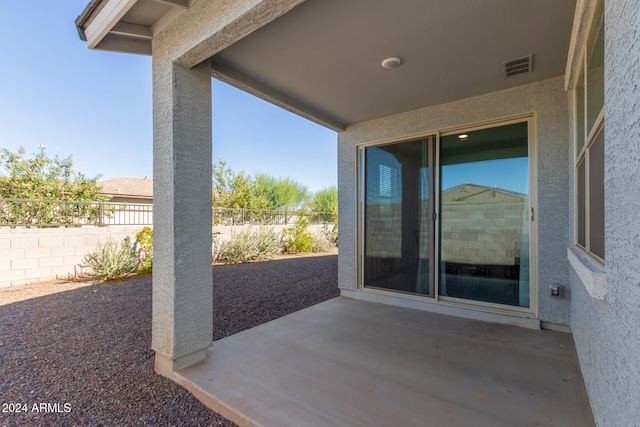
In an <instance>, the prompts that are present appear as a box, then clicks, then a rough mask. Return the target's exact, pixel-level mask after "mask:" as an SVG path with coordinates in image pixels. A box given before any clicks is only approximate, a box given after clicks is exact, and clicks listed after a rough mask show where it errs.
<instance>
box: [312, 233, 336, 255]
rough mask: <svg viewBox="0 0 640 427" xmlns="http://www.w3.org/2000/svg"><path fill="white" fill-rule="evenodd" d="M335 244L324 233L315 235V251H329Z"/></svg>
mask: <svg viewBox="0 0 640 427" xmlns="http://www.w3.org/2000/svg"><path fill="white" fill-rule="evenodd" d="M335 247H336V246H335V244H333V242H332V241H331V240H330V238H329V237H327V235H326V234H324V233H318V234H314V235H313V252H329V251H330V250H332V249H333V248H335Z"/></svg>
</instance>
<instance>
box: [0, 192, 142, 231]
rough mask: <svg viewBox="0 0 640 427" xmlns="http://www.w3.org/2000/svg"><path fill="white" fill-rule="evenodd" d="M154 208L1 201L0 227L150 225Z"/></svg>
mask: <svg viewBox="0 0 640 427" xmlns="http://www.w3.org/2000/svg"><path fill="white" fill-rule="evenodd" d="M151 224H153V205H151V204H141V203H111V202H70V201H61V200H27V199H0V226H10V227H16V226H25V227H58V226H82V225H97V226H103V225H151Z"/></svg>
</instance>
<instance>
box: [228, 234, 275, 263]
mask: <svg viewBox="0 0 640 427" xmlns="http://www.w3.org/2000/svg"><path fill="white" fill-rule="evenodd" d="M219 248H220V249H219V259H221V260H224V261H227V262H231V263H238V262H249V261H264V260H267V259H271V258H273V257H274V256H275V255H277V254H278V253H279V252H280V244H279V238H278V234H277V233H276V232H275V231H273V228H262V227H261V228H259V229H257V230H253V229H251V228H245V229H241V230H240V231H238V232H234V231H232V232H231V238H230V239H229V240H226V241H223V242H222V243H220V245H219Z"/></svg>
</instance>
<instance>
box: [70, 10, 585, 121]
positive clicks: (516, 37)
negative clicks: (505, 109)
mask: <svg viewBox="0 0 640 427" xmlns="http://www.w3.org/2000/svg"><path fill="white" fill-rule="evenodd" d="M192 3H194V2H193V1H190V0H137V1H136V0H117V1H116V0H104V1H99V0H94V1H92V2H91V3H90V4H89V6H88V8H87V10H85V13H83V15H84V16H83V15H81V16H80V17H79V20H78V27H79V30H80V32H81V35H82V36H84V37H85V38H87V39H88V42H89V46H90V47H93V48H96V49H107V50H116V51H125V52H131V53H142V54H150V52H151V39H152V37H153V35H154V34H157V33H158V32H160V31H162V29H163V28H165V27H166V25H168V24H169V23H170V22H171V21H172V20H174V19H177V18H179V16H180V14H181V13H184V11H185V10H187V9H188V8H189V7H190V5H191V4H192ZM92 6H93V7H94V9H93V10H89V9H90V7H92ZM109 8H113V10H112V11H109ZM574 9H575V0H563V1H557V0H466V1H456V2H452V1H450V0H429V1H425V0H403V1H402V2H400V3H399V2H395V1H391V0H386V1H385V0H380V1H371V0H307V1H305V2H304V3H302V4H301V5H300V6H298V7H296V8H294V9H293V10H291V11H290V12H288V13H286V14H285V15H283V16H281V17H280V18H278V19H276V20H275V21H273V22H271V23H269V24H267V25H265V26H263V27H262V28H260V29H258V30H257V31H255V32H253V33H252V34H250V35H249V36H247V37H245V38H244V39H241V40H239V41H237V42H236V43H235V44H233V45H231V46H229V47H227V48H225V49H223V50H222V51H220V52H218V53H217V54H215V55H214V57H213V71H212V72H213V75H214V76H215V77H217V78H220V79H221V80H224V81H227V82H229V83H231V84H235V85H236V86H239V87H241V88H243V89H245V90H248V91H249V92H252V93H254V94H256V95H258V96H261V97H263V98H266V99H268V100H270V101H272V102H276V103H278V104H279V105H281V106H284V107H285V108H289V109H291V110H293V111H295V112H297V113H299V114H302V115H304V116H307V117H308V118H311V119H313V120H316V121H318V122H320V123H322V124H324V125H326V126H328V127H331V128H333V129H337V130H339V129H343V128H344V127H346V126H348V125H350V124H353V123H358V122H362V121H366V120H371V119H375V118H378V117H383V116H387V115H392V114H396V113H401V112H405V111H410V110H413V109H417V108H421V107H425V106H430V105H437V104H441V103H446V102H450V101H454V100H458V99H464V98H468V97H471V96H476V95H481V94H484V93H489V92H493V91H498V90H501V89H506V88H510V87H514V86H518V85H522V84H527V83H531V82H534V81H539V80H544V79H547V78H551V77H554V76H559V75H562V74H563V73H564V70H565V64H566V61H567V51H568V47H569V40H570V35H571V27H572V22H573V15H574ZM109 13H110V14H109ZM99 14H101V15H102V16H103V18H104V19H103V20H102V21H100V22H103V24H102V25H101V26H100V25H98V22H99V21H98V20H97V19H96V16H98V15H99ZM106 17H110V21H109V19H107V18H106ZM83 20H84V22H83ZM529 55H533V59H532V64H533V67H532V71H531V72H528V73H523V74H518V75H515V76H512V77H506V76H505V73H504V63H505V62H506V61H510V60H513V59H517V58H521V57H527V56H529ZM393 56H395V57H399V58H401V59H402V65H401V66H400V67H398V68H396V69H385V68H383V67H382V66H381V61H382V60H384V59H385V58H387V57H393ZM487 108H491V106H487Z"/></svg>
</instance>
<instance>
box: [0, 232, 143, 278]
mask: <svg viewBox="0 0 640 427" xmlns="http://www.w3.org/2000/svg"><path fill="white" fill-rule="evenodd" d="M140 229H141V227H140V226H138V225H136V226H131V227H127V226H117V227H91V226H86V227H79V228H65V227H59V228H5V227H3V228H0V287H3V286H12V285H20V284H24V283H34V282H39V281H44V280H51V279H55V278H56V277H58V278H62V279H64V278H67V277H68V276H69V275H71V276H73V275H74V274H75V273H76V271H77V272H80V269H79V268H78V264H79V263H80V262H81V261H82V258H83V257H84V255H85V254H87V253H89V252H91V251H94V250H95V249H96V247H97V245H98V242H100V243H104V242H106V241H107V239H109V238H111V239H113V240H116V241H121V240H123V239H124V238H125V237H127V236H128V237H130V238H131V239H132V241H133V240H135V234H136V233H137V232H138V231H140Z"/></svg>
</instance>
